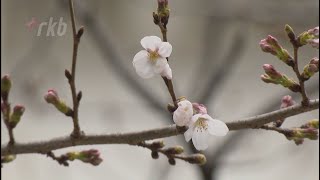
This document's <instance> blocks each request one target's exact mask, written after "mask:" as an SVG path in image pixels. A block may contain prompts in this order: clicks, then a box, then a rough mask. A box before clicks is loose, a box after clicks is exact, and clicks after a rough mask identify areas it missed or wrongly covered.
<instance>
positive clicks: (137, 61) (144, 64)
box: [132, 50, 154, 78]
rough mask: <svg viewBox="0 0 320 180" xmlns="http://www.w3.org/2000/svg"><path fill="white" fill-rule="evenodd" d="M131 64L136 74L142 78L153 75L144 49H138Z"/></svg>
mask: <svg viewBox="0 0 320 180" xmlns="http://www.w3.org/2000/svg"><path fill="white" fill-rule="evenodd" d="M132 64H133V66H134V68H135V69H136V72H137V74H138V75H139V76H141V77H142V78H151V77H153V76H154V71H153V68H152V64H151V62H150V61H149V59H148V52H147V51H146V50H141V51H139V52H138V53H137V54H136V55H135V56H134V58H133V61H132Z"/></svg>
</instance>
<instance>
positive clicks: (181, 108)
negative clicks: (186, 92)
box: [173, 100, 193, 126]
mask: <svg viewBox="0 0 320 180" xmlns="http://www.w3.org/2000/svg"><path fill="white" fill-rule="evenodd" d="M192 115H193V107H192V103H191V102H190V101H188V100H183V101H180V102H179V103H178V108H177V109H176V110H175V111H174V113H173V121H174V122H175V123H176V124H177V126H187V125H189V123H190V121H191V118H192Z"/></svg>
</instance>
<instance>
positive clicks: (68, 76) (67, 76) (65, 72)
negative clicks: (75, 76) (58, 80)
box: [64, 69, 72, 81]
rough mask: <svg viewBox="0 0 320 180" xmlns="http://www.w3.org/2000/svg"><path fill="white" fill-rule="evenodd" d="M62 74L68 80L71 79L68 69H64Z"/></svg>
mask: <svg viewBox="0 0 320 180" xmlns="http://www.w3.org/2000/svg"><path fill="white" fill-rule="evenodd" d="M64 75H65V76H66V78H67V79H68V80H69V81H70V80H71V79H72V75H71V73H70V71H69V70H67V69H66V70H64Z"/></svg>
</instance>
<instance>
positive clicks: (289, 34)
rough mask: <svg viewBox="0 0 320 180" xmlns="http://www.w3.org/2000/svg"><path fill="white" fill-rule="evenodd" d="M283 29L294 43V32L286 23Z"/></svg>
mask: <svg viewBox="0 0 320 180" xmlns="http://www.w3.org/2000/svg"><path fill="white" fill-rule="evenodd" d="M284 29H285V31H286V33H287V36H288V37H289V39H290V41H291V43H295V40H296V35H295V34H294V31H293V29H292V28H291V27H290V26H289V25H288V24H286V26H285V28H284Z"/></svg>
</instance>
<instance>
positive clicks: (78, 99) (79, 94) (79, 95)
mask: <svg viewBox="0 0 320 180" xmlns="http://www.w3.org/2000/svg"><path fill="white" fill-rule="evenodd" d="M81 98H82V91H79V93H78V95H77V101H78V102H80V100H81Z"/></svg>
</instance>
